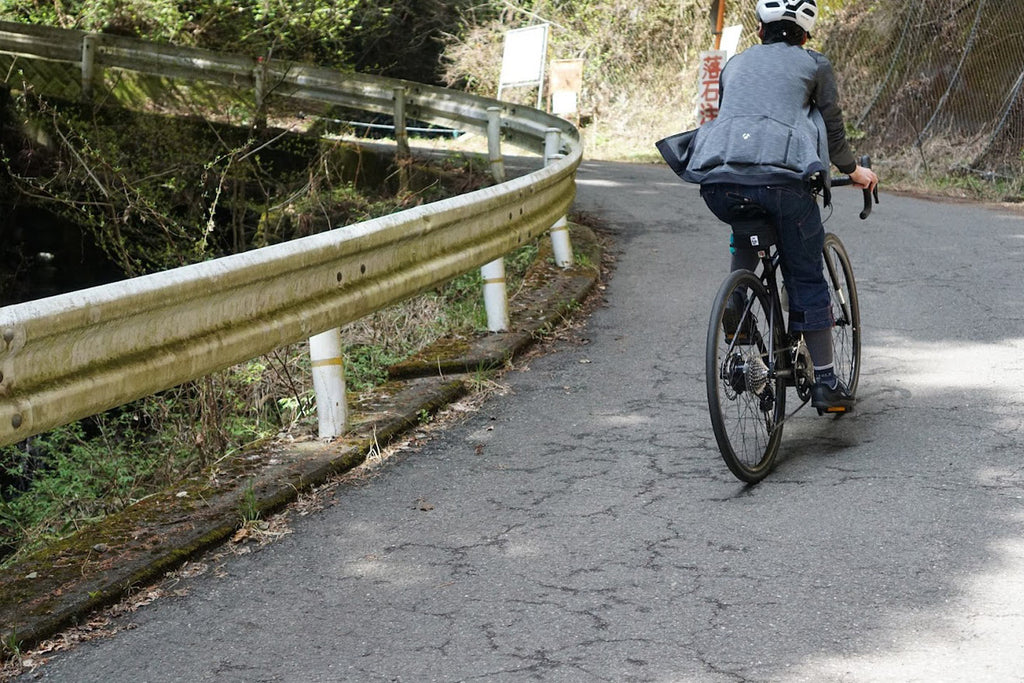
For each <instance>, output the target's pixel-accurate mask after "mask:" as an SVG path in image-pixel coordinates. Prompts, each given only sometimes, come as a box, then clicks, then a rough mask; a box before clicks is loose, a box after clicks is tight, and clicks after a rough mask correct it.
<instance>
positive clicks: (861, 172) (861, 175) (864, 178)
mask: <svg viewBox="0 0 1024 683" xmlns="http://www.w3.org/2000/svg"><path fill="white" fill-rule="evenodd" d="M850 180H852V181H853V186H854V187H859V188H861V189H862V190H874V189H875V186H876V185H878V176H877V175H875V172H874V171H872V170H871V169H870V168H865V167H864V166H861V165H859V164H858V165H857V168H856V169H854V171H853V173H851V174H850Z"/></svg>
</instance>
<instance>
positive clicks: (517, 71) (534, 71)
mask: <svg viewBox="0 0 1024 683" xmlns="http://www.w3.org/2000/svg"><path fill="white" fill-rule="evenodd" d="M547 52H548V25H547V24H538V25H537V26H527V27H526V28H517V29H514V30H512V31H508V32H507V33H506V34H505V51H504V53H503V54H502V56H501V77H500V79H499V82H498V99H499V100H500V99H501V91H502V90H503V89H504V88H505V86H516V85H532V86H536V87H537V102H538V105H537V106H538V108H539V107H540V104H539V103H540V98H541V93H540V90H541V86H542V85H543V84H544V62H545V61H546V60H547Z"/></svg>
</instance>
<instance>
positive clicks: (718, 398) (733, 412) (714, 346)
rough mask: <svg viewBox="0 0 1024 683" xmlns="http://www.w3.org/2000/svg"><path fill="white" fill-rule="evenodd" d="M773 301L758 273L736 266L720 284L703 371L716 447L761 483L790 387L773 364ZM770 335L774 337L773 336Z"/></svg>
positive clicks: (744, 476)
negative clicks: (774, 370) (787, 389)
mask: <svg viewBox="0 0 1024 683" xmlns="http://www.w3.org/2000/svg"><path fill="white" fill-rule="evenodd" d="M771 311H772V300H771V298H770V297H769V296H768V290H767V289H766V288H765V286H764V284H763V283H762V282H761V281H760V280H759V279H758V278H757V276H756V275H754V274H753V273H751V272H750V271H746V270H738V271H735V272H733V273H731V274H730V275H729V277H728V278H726V280H725V282H724V283H722V286H721V288H719V290H718V294H717V295H716V297H715V303H714V306H713V307H712V311H711V321H710V324H709V326H708V339H707V350H706V353H705V373H706V381H707V390H708V409H709V410H710V412H711V425H712V427H713V428H714V432H715V439H716V441H717V442H718V449H719V450H720V451H721V453H722V458H723V459H724V460H725V464H726V465H727V466H728V467H729V469H730V470H731V471H732V473H733V474H734V475H736V477H737V478H738V479H740V480H742V481H745V482H748V483H755V482H758V481H760V480H761V479H763V478H764V477H765V475H767V474H768V472H770V471H771V468H772V466H773V465H774V463H775V456H776V454H777V453H778V450H779V443H780V441H781V439H782V422H783V417H784V416H785V414H786V413H785V408H786V386H785V383H784V382H783V381H782V379H780V378H779V377H778V376H777V375H776V376H773V374H774V373H773V372H772V371H771V370H770V369H769V368H773V367H774V363H773V362H771V357H772V354H773V353H775V352H776V351H775V350H776V349H780V348H781V346H780V344H779V342H780V335H781V331H780V330H778V329H777V328H778V324H776V325H775V326H774V327H773V326H772V325H770V321H771V320H772V316H771ZM770 333H774V334H775V336H776V338H775V339H770V338H769V335H770Z"/></svg>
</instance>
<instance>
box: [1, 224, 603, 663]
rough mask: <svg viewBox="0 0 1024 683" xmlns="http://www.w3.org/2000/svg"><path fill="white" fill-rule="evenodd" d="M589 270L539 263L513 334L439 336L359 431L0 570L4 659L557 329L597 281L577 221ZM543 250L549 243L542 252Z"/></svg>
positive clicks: (264, 508)
mask: <svg viewBox="0 0 1024 683" xmlns="http://www.w3.org/2000/svg"><path fill="white" fill-rule="evenodd" d="M570 228H571V234H572V241H573V246H574V249H575V251H576V254H577V256H578V257H580V256H582V257H583V259H582V260H583V261H584V263H588V265H586V266H579V265H577V266H574V267H572V268H570V269H567V270H562V269H559V268H556V267H555V266H554V265H553V264H551V263H549V255H550V243H549V242H548V241H547V240H541V245H542V247H541V251H540V254H539V256H538V259H537V264H536V265H535V267H534V268H533V269H532V270H531V272H530V273H529V274H528V275H527V280H526V282H525V283H524V286H523V288H522V290H521V291H520V292H519V293H518V295H517V296H516V297H515V298H514V299H513V300H512V301H511V302H510V306H509V308H510V317H511V320H512V327H513V331H511V332H507V333H501V334H494V335H486V336H480V337H478V338H475V339H471V340H464V341H460V342H457V343H452V342H445V343H439V344H437V345H435V346H434V347H431V348H429V349H427V350H426V351H424V352H422V353H421V354H419V355H418V356H417V357H416V358H413V359H411V360H410V361H407V362H404V363H402V364H400V365H398V366H395V367H394V368H392V369H391V373H390V374H391V380H392V381H391V382H389V384H388V385H387V386H386V387H385V390H384V391H382V392H381V394H380V399H379V400H375V401H374V402H373V403H363V404H360V405H358V406H355V407H354V415H353V417H352V429H351V432H350V433H349V434H347V435H346V436H345V437H342V438H339V439H336V440H334V441H332V442H330V443H321V442H318V441H315V440H309V441H305V442H297V443H291V444H281V443H278V442H274V443H273V444H268V445H266V446H265V447H263V448H259V449H257V450H256V451H250V452H247V453H244V454H239V455H237V456H235V457H234V458H231V459H229V460H228V461H221V462H220V463H218V472H217V474H216V476H211V475H210V474H209V473H207V474H205V475H204V476H203V477H197V478H196V479H193V480H190V481H187V482H184V483H183V484H181V485H179V486H176V487H174V489H173V490H168V491H164V492H161V493H160V494H157V495H154V496H151V497H149V498H147V499H145V500H143V501H140V502H138V503H136V504H134V505H132V506H131V507H129V508H127V509H126V510H123V511H121V512H119V513H117V514H115V515H111V516H109V517H107V518H106V519H104V520H103V521H101V522H99V523H98V524H96V525H93V526H90V527H89V528H87V529H84V530H82V531H81V532H79V533H78V534H76V535H75V536H73V537H71V538H69V539H66V540H64V541H61V542H59V543H56V544H54V545H53V546H51V547H47V548H44V549H42V550H40V551H37V552H36V553H34V554H33V555H31V556H29V557H28V558H26V559H25V560H23V561H21V562H19V563H18V564H16V565H14V566H12V567H9V568H8V569H6V570H4V571H3V572H0V629H2V630H0V639H2V640H0V659H4V658H6V657H7V656H9V655H10V654H11V652H10V650H12V649H15V648H18V649H27V648H30V647H33V646H35V645H37V644H39V643H40V642H41V641H43V640H45V639H47V638H49V637H51V636H53V635H54V634H56V633H58V632H59V631H60V630H61V629H64V628H66V627H68V626H73V625H76V624H79V623H82V621H83V620H84V619H85V618H86V617H87V616H88V615H89V613H90V612H92V611H94V610H96V609H99V608H102V607H106V606H109V605H111V604H114V603H116V602H117V601H119V600H121V599H122V598H124V597H125V596H127V595H129V594H131V593H132V592H133V591H135V590H137V589H138V588H141V587H143V586H145V585H147V584H150V583H153V582H155V581H156V580H158V579H159V578H160V577H161V576H163V575H164V574H165V573H166V572H167V571H170V570H172V569H174V568H176V567H178V566H180V565H181V564H182V563H183V562H185V561H186V560H188V559H189V558H190V557H192V556H194V555H195V554H197V553H199V552H201V551H204V550H207V549H209V548H211V547H214V546H216V545H218V544H221V543H223V542H225V541H226V540H228V539H229V538H230V537H231V536H232V535H233V534H234V533H235V532H236V531H237V530H238V529H239V528H240V527H241V525H242V524H243V523H244V521H245V519H253V518H256V515H259V516H260V517H265V516H267V515H269V514H271V513H273V512H275V511H277V510H280V509H281V508H283V507H284V506H286V505H287V504H289V503H291V502H293V501H294V500H295V499H296V498H297V497H298V495H299V493H300V492H303V491H306V490H309V489H310V488H312V487H315V486H317V485H319V484H322V483H324V482H325V481H327V479H328V478H329V477H330V476H331V475H333V474H335V473H338V472H344V471H346V470H349V469H351V468H353V467H356V466H357V465H359V464H361V463H362V462H363V461H364V460H365V459H366V457H367V455H368V454H369V453H371V452H372V451H373V450H374V449H375V448H377V447H379V446H380V445H383V444H386V443H388V442H389V441H391V440H392V439H393V438H395V437H396V436H399V435H401V434H403V433H405V432H407V431H408V430H409V429H412V428H415V427H416V425H418V424H419V422H420V419H421V417H422V415H423V414H424V413H427V414H432V413H434V412H436V411H437V410H439V409H440V408H442V407H443V406H444V405H447V404H449V403H451V402H453V401H455V400H457V399H458V398H460V397H461V396H463V395H465V394H466V393H468V391H469V381H468V379H472V377H470V378H465V377H459V376H458V375H464V374H466V373H469V374H474V373H478V372H480V371H486V370H491V369H494V368H498V367H502V366H504V365H505V364H506V363H507V362H508V361H509V360H511V359H512V358H513V357H515V356H516V355H518V354H520V353H522V351H523V350H524V349H526V348H527V347H528V346H529V345H530V344H532V343H533V341H535V340H536V339H537V338H538V337H539V336H540V335H542V334H543V332H544V331H545V330H546V329H550V328H553V327H554V326H555V325H557V324H558V323H559V322H560V321H561V320H562V319H563V318H564V316H565V315H566V313H567V312H568V311H569V310H570V309H571V308H572V307H574V306H576V305H578V304H579V302H581V301H582V300H583V299H584V298H586V296H587V295H588V294H589V292H590V291H591V290H592V288H593V287H594V285H595V284H596V282H597V280H598V276H599V265H600V263H601V248H600V245H599V244H598V241H597V239H596V237H595V235H594V233H593V232H592V231H590V230H589V229H587V228H585V227H582V226H578V225H572V226H570ZM545 247H546V248H545Z"/></svg>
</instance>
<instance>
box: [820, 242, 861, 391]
mask: <svg viewBox="0 0 1024 683" xmlns="http://www.w3.org/2000/svg"><path fill="white" fill-rule="evenodd" d="M824 261H825V278H826V281H827V282H828V283H829V287H830V289H831V292H830V293H831V298H832V319H833V320H834V325H833V326H832V346H833V349H834V360H835V369H836V376H837V377H839V379H840V380H842V381H843V383H844V384H846V387H847V388H848V389H849V390H850V394H851V395H854V396H856V392H857V384H858V383H859V381H860V347H861V326H860V301H859V300H858V298H857V283H856V281H855V280H854V277H853V268H852V267H851V266H850V256H849V254H848V253H847V251H846V247H845V246H843V243H842V242H841V241H840V239H839V238H838V237H836V236H835V235H834V234H832V233H827V234H826V235H825V248H824Z"/></svg>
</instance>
